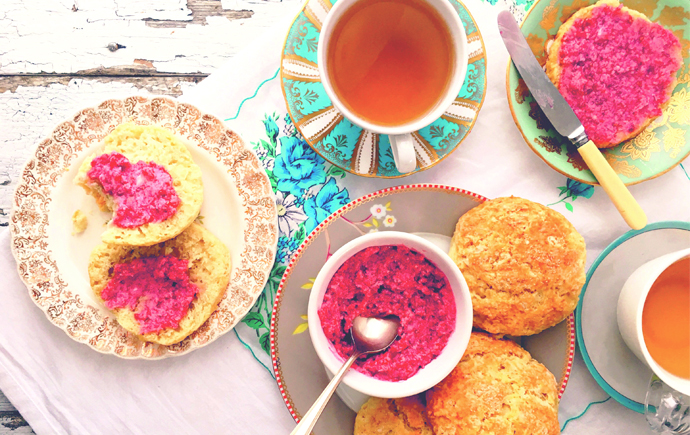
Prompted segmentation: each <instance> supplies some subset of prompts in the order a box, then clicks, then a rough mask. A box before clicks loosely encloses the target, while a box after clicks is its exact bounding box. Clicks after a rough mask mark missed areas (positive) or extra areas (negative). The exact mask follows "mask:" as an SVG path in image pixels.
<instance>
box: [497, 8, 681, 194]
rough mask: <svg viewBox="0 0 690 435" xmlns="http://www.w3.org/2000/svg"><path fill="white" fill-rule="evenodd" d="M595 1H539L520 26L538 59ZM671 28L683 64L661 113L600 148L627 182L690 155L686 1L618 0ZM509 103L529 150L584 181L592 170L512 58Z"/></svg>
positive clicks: (589, 180)
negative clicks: (548, 115) (537, 99)
mask: <svg viewBox="0 0 690 435" xmlns="http://www.w3.org/2000/svg"><path fill="white" fill-rule="evenodd" d="M596 1H597V0H538V1H537V2H536V3H535V4H534V5H533V6H532V8H531V9H530V10H529V11H528V12H527V15H526V16H525V19H524V21H523V23H522V25H521V27H522V33H523V34H524V35H525V37H526V38H527V42H528V43H529V45H530V47H531V48H532V51H533V52H534V54H535V56H536V57H537V60H538V61H539V63H540V64H541V65H542V66H543V65H544V64H545V63H546V57H547V49H548V47H549V46H550V44H551V42H552V41H553V39H554V38H555V36H556V32H558V28H559V27H560V26H561V25H562V24H563V23H564V22H565V21H567V20H568V18H570V16H572V15H573V14H574V13H575V12H576V11H578V10H579V9H581V8H584V7H586V6H589V5H591V4H594V3H596ZM621 3H622V4H623V5H624V6H627V7H628V8H630V9H634V10H637V11H639V12H641V13H643V14H644V15H646V16H647V17H648V18H649V19H651V20H652V21H654V22H657V23H659V24H660V25H662V26H663V27H665V28H666V29H668V30H670V31H671V32H673V34H674V35H676V37H677V38H678V40H679V41H680V43H681V47H682V56H683V65H682V66H681V68H680V70H679V71H678V76H677V77H678V84H677V86H676V87H675V89H674V91H673V94H672V96H671V99H670V101H669V103H668V105H667V107H666V108H665V109H664V110H663V114H662V115H661V116H660V117H659V118H657V119H656V120H654V121H652V123H651V124H650V125H649V126H648V127H647V128H646V129H645V130H643V131H642V132H641V133H640V134H638V135H637V136H636V137H634V138H632V139H630V140H627V141H625V142H623V143H620V144H618V145H616V146H615V147H612V148H608V149H605V150H602V152H603V154H604V157H606V160H607V161H608V162H609V163H610V164H611V166H612V167H613V169H614V170H615V171H616V173H617V174H618V176H619V177H620V178H621V180H623V182H624V183H625V184H627V185H630V184H637V183H641V182H643V181H645V180H649V179H652V178H655V177H658V176H659V175H662V174H664V173H666V172H668V171H669V170H671V169H673V168H674V167H675V166H676V165H678V164H679V163H680V162H681V161H682V160H683V159H684V158H685V157H687V156H688V154H690V2H688V1H687V0H621ZM506 88H507V92H508V103H509V105H510V110H511V112H512V114H513V119H514V120H515V124H516V125H517V126H518V128H519V129H520V132H521V133H522V136H523V137H524V139H525V141H526V142H527V144H528V145H529V146H530V148H532V150H533V151H534V152H535V153H537V155H538V156H539V157H541V158H542V159H543V160H544V161H545V162H546V163H547V164H548V165H549V166H551V167H552V168H553V169H555V170H556V171H558V172H560V173H561V174H563V175H565V176H567V177H569V178H572V179H574V180H577V181H580V182H582V183H587V184H597V181H596V179H595V178H594V175H592V173H591V172H590V171H589V169H588V168H587V165H586V164H585V162H584V161H583V160H582V158H581V157H580V155H579V154H578V152H577V150H576V149H575V147H573V146H572V145H571V144H570V142H569V141H568V139H566V138H564V137H563V136H560V135H559V134H558V133H557V132H556V130H554V128H553V127H552V126H551V124H550V123H549V121H548V120H547V119H546V117H545V116H544V114H543V112H542V111H541V109H540V108H539V107H538V106H537V103H536V102H535V101H534V98H533V97H532V95H531V93H530V92H529V89H528V88H527V86H526V85H525V82H524V81H523V80H522V79H521V78H520V75H519V74H518V72H517V70H516V69H515V66H514V65H513V63H512V62H510V63H509V64H508V71H507V77H506Z"/></svg>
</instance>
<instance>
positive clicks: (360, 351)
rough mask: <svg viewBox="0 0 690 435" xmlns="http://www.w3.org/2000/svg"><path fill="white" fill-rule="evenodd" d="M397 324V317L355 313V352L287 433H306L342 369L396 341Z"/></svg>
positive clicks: (317, 417)
mask: <svg viewBox="0 0 690 435" xmlns="http://www.w3.org/2000/svg"><path fill="white" fill-rule="evenodd" d="M399 327H400V320H399V319H397V318H385V319H378V318H375V317H355V319H354V320H353V321H352V328H351V329H350V334H352V343H353V344H354V346H355V352H354V353H353V354H352V356H351V357H350V358H349V359H348V360H347V361H346V362H345V364H343V366H342V367H341V368H340V370H339V371H338V373H336V374H335V376H333V379H331V382H330V383H329V384H328V386H326V389H324V390H323V392H322V393H321V395H320V396H319V398H318V399H316V402H314V404H313V405H312V406H311V408H309V411H307V413H306V414H304V417H302V420H300V422H299V424H298V425H297V427H295V429H294V430H293V431H292V432H291V433H290V435H309V434H310V433H311V430H312V428H313V427H314V425H315V424H316V421H317V420H318V419H319V416H320V415H321V413H322V412H323V410H324V408H326V405H327V404H328V401H329V400H330V399H331V396H332V395H333V393H334V392H335V390H336V388H338V385H340V381H341V380H342V379H343V376H345V373H347V371H348V370H349V369H350V367H351V366H352V364H353V363H354V362H355V360H356V359H357V358H359V357H360V356H362V355H364V354H367V353H377V352H381V351H383V350H385V349H387V348H388V346H390V345H391V343H393V341H395V337H397V335H398V328H399Z"/></svg>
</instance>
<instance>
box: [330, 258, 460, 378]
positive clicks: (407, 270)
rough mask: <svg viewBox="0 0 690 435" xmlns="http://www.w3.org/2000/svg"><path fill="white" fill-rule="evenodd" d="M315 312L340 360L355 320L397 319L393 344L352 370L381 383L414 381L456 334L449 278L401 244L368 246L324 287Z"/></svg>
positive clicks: (346, 352) (348, 350)
mask: <svg viewBox="0 0 690 435" xmlns="http://www.w3.org/2000/svg"><path fill="white" fill-rule="evenodd" d="M318 313H319V319H320V320H321V326H322V328H323V331H324V333H325V335H326V338H327V339H328V340H329V341H330V342H331V344H332V345H333V346H334V348H335V351H336V352H337V354H338V355H339V356H340V357H341V358H343V359H346V358H348V357H349V356H350V355H352V352H353V351H354V347H353V345H352V338H351V336H350V328H351V327H352V321H353V320H354V318H355V317H357V316H364V317H373V316H378V317H381V316H387V315H395V316H398V317H399V318H400V321H401V323H400V328H399V329H398V338H396V340H395V341H394V342H393V344H392V345H391V346H390V347H389V348H388V349H387V350H385V351H384V352H381V353H378V354H372V355H368V356H364V357H361V358H359V359H358V360H357V361H355V363H354V365H353V367H354V368H355V370H357V371H359V372H361V373H364V374H367V375H369V376H372V377H374V378H377V379H381V380H385V381H403V380H405V379H408V378H410V377H412V376H413V375H414V374H415V373H417V372H418V371H419V370H420V369H422V368H423V367H425V366H426V365H427V364H429V363H430V362H431V361H432V360H433V359H434V358H436V357H437V356H438V355H440V354H441V351H442V350H443V348H444V347H445V346H446V343H447V342H448V339H449V338H450V336H451V334H452V333H453V331H454V329H455V298H454V296H453V293H452V291H451V288H450V283H449V282H448V278H446V275H445V274H444V273H443V272H442V271H441V270H440V269H439V268H438V267H437V266H436V265H435V264H433V263H432V262H431V261H429V260H427V259H426V257H424V256H423V255H422V254H420V253H418V252H416V251H413V250H411V249H410V248H408V247H406V246H403V245H386V246H372V247H369V248H366V249H364V250H362V251H359V252H358V253H356V254H355V255H353V256H352V257H350V258H349V259H348V260H346V261H345V263H343V265H342V266H340V268H339V269H338V271H337V272H336V273H335V274H334V275H333V278H332V279H331V282H330V283H329V284H328V288H327V289H326V293H325V294H324V298H323V302H322V304H321V307H320V308H319V311H318Z"/></svg>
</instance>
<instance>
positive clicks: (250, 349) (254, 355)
mask: <svg viewBox="0 0 690 435" xmlns="http://www.w3.org/2000/svg"><path fill="white" fill-rule="evenodd" d="M232 331H233V332H234V333H235V336H236V337H237V339H238V340H239V341H240V343H242V345H243V346H244V347H246V348H247V349H249V352H251V353H252V356H253V357H254V359H255V360H257V361H259V364H261V365H262V366H264V368H265V369H266V370H268V374H270V375H271V377H272V378H273V380H275V379H276V377H275V376H273V372H272V371H271V369H269V368H268V367H266V364H264V363H263V362H262V361H261V360H260V359H259V358H257V357H256V354H255V353H254V349H252V347H251V346H250V345H248V344H247V343H245V342H244V341H243V340H242V339H241V338H240V334H238V333H237V329H233V330H232Z"/></svg>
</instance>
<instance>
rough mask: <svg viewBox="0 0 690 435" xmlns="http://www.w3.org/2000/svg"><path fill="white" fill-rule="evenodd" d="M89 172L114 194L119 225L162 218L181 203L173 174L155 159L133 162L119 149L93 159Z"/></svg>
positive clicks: (156, 220) (116, 221)
mask: <svg viewBox="0 0 690 435" xmlns="http://www.w3.org/2000/svg"><path fill="white" fill-rule="evenodd" d="M87 176H88V177H89V179H90V180H91V181H95V182H97V183H99V184H100V185H101V186H102V187H103V190H104V191H105V193H106V194H108V195H110V196H112V197H113V200H114V201H115V204H117V208H116V210H115V213H114V216H113V224H115V226H117V227H120V228H136V227H138V226H141V225H144V224H147V223H150V222H162V221H164V220H166V219H168V218H169V217H171V216H172V215H174V214H175V212H176V211H177V208H178V207H179V206H180V197H179V196H177V192H175V188H174V187H173V180H172V177H171V176H170V174H168V171H166V170H165V168H164V167H163V166H161V165H158V164H156V163H154V162H136V163H134V164H132V163H130V161H129V159H128V158H127V157H125V156H123V155H122V154H120V153H117V152H112V153H109V154H101V155H100V156H98V157H96V158H95V159H93V161H92V162H91V169H89V172H87Z"/></svg>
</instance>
